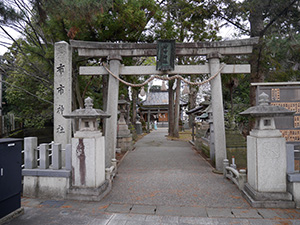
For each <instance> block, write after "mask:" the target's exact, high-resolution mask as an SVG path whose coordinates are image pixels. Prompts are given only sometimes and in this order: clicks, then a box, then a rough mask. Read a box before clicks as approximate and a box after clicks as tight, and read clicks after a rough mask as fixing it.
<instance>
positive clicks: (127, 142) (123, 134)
mask: <svg viewBox="0 0 300 225" xmlns="http://www.w3.org/2000/svg"><path fill="white" fill-rule="evenodd" d="M118 105H119V111H120V118H119V121H118V131H117V148H121V151H122V152H127V151H130V150H132V134H131V133H130V130H129V129H128V125H127V124H126V120H125V113H127V110H128V105H129V102H127V101H126V100H125V96H124V95H121V99H120V100H119V102H118Z"/></svg>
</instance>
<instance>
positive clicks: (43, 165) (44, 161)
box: [40, 144, 49, 169]
mask: <svg viewBox="0 0 300 225" xmlns="http://www.w3.org/2000/svg"><path fill="white" fill-rule="evenodd" d="M48 168H49V145H48V144H41V145H40V169H48Z"/></svg>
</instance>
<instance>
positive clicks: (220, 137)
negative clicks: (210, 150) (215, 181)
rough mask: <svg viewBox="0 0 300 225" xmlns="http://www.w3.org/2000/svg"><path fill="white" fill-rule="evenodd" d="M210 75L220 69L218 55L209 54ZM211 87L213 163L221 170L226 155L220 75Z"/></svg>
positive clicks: (211, 83) (212, 82)
mask: <svg viewBox="0 0 300 225" xmlns="http://www.w3.org/2000/svg"><path fill="white" fill-rule="evenodd" d="M207 58H208V61H209V68H210V75H211V76H213V75H215V74H216V73H217V72H218V70H219V69H220V58H221V55H220V54H219V53H217V52H216V53H210V54H209V55H208V56H207ZM210 85H211V98H212V100H211V103H212V111H213V124H214V140H213V142H214V146H215V162H216V170H218V171H222V170H223V160H224V159H226V158H227V154H226V140H225V125H224V110H223V95H222V83H221V76H220V74H219V75H217V76H216V77H215V78H214V79H213V80H212V81H210Z"/></svg>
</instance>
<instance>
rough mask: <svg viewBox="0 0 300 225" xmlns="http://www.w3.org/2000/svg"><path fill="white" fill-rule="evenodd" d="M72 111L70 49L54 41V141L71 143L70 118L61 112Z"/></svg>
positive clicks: (64, 143)
mask: <svg viewBox="0 0 300 225" xmlns="http://www.w3.org/2000/svg"><path fill="white" fill-rule="evenodd" d="M71 111H72V49H71V47H70V46H69V44H68V43H67V42H65V41H61V42H57V43H55V53H54V112H53V114H54V142H55V143H60V144H62V148H65V146H66V144H70V143H71V137H72V129H71V120H68V119H65V118H64V117H63V114H70V113H71Z"/></svg>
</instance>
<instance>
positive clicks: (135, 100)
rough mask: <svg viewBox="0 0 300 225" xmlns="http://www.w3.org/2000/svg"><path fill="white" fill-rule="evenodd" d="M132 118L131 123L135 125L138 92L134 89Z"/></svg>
mask: <svg viewBox="0 0 300 225" xmlns="http://www.w3.org/2000/svg"><path fill="white" fill-rule="evenodd" d="M131 90H132V118H131V123H132V125H135V123H136V102H137V93H138V92H137V90H136V89H134V88H132V89H131Z"/></svg>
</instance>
